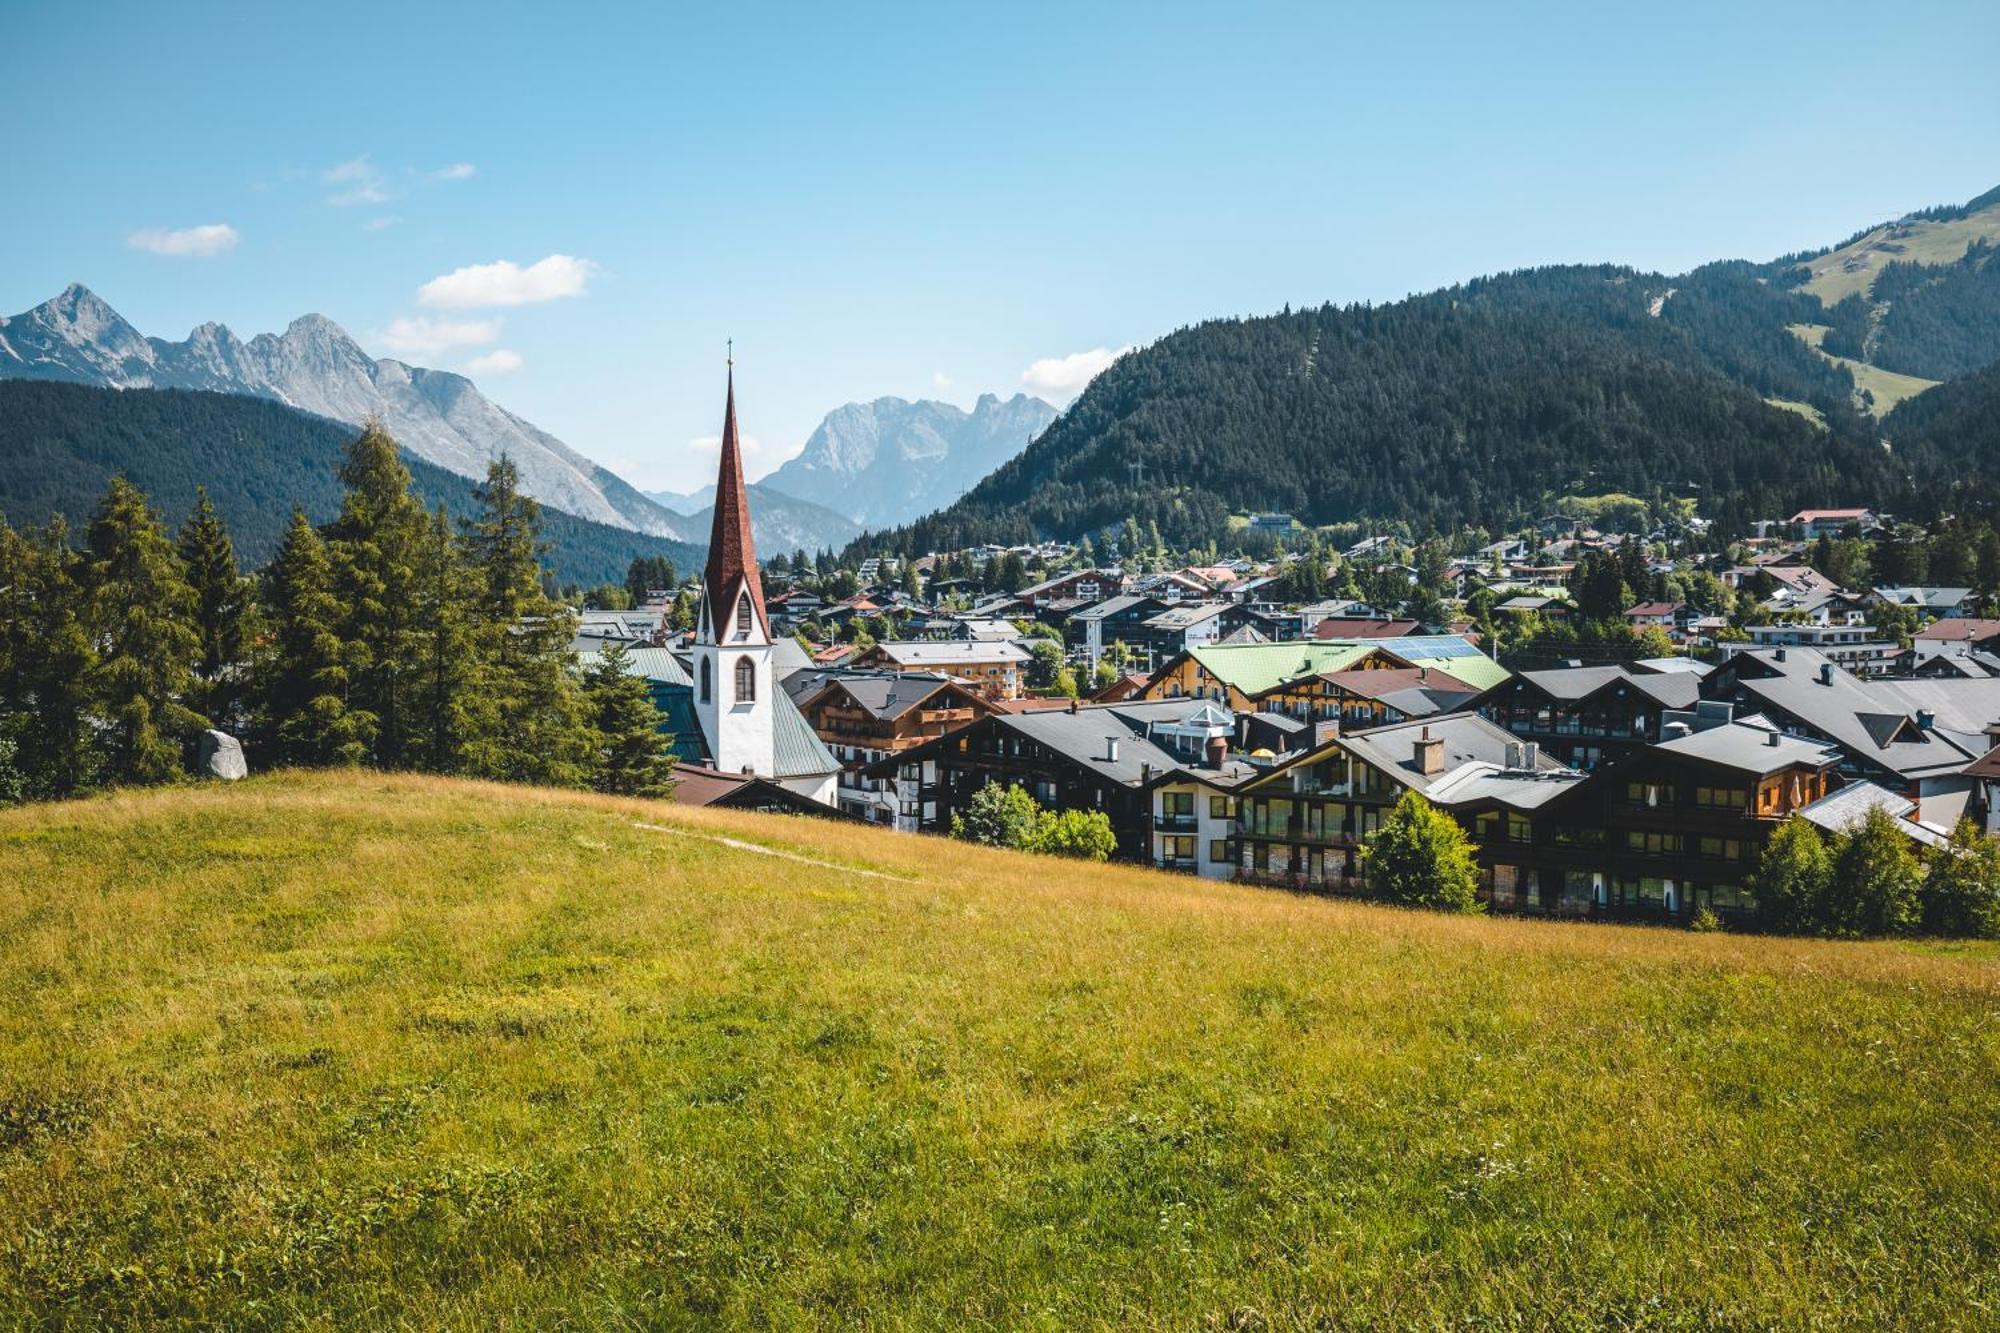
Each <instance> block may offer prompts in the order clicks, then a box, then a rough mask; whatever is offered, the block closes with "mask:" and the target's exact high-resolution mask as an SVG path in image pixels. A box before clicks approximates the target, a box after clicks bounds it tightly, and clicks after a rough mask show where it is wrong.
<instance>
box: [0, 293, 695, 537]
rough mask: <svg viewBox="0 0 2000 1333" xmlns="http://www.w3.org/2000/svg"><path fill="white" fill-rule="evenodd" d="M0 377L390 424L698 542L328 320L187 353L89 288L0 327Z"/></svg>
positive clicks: (630, 520)
mask: <svg viewBox="0 0 2000 1333" xmlns="http://www.w3.org/2000/svg"><path fill="white" fill-rule="evenodd" d="M0 378H25V379H48V380H68V381H72V382H74V383H79V384H95V385H102V386H104V387H107V388H114V389H147V388H152V389H208V390H213V391H215V392H219V393H236V394H248V395H251V396H253V397H258V398H269V399H272V400H274V401H277V402H280V403H284V404H286V405H287V406H290V407H296V408H300V409H302V410H304V411H307V412H312V413H315V414H317V415H319V416H323V417H331V418H333V419H334V420H336V421H344V422H346V423H348V424H349V425H356V426H358V425H360V424H361V423H362V422H363V421H366V420H368V419H369V418H370V417H374V418H377V419H379V420H381V422H382V423H383V424H384V425H385V426H387V427H388V428H389V431H390V433H391V434H393V435H394V436H395V437H396V440H397V442H398V443H399V444H401V445H402V446H403V447H404V448H405V449H407V450H409V451H410V452H411V453H412V454H414V455H415V456H416V457H418V458H422V459H424V460H426V461H428V462H431V463H435V464H437V465H438V466H439V467H442V468H446V469H448V470H449V471H452V472H456V473H458V474H459V475H461V476H466V477H482V476H484V475H485V473H486V465H487V464H488V463H489V462H491V461H492V460H493V459H495V458H497V457H499V456H500V455H501V454H503V453H504V454H507V455H508V456H509V457H511V458H512V459H513V460H514V463H515V465H516V466H517V467H518V468H519V469H520V472H521V484H522V489H524V490H525V491H527V492H528V493H529V494H530V495H533V496H534V497H535V498H536V499H538V500H540V501H541V502H542V503H543V504H545V505H551V506H553V507H555V508H557V509H561V510H563V511H565V512H567V513H570V514H574V515H576V516H577V517H579V518H584V519H588V520H591V521H593V522H597V523H606V524H610V525H613V526H616V527H624V528H633V529H636V530H638V531H640V532H647V533H651V534H653V535H655V536H662V537H670V538H675V539H690V538H691V539H694V540H700V539H699V538H693V535H692V534H691V533H690V532H689V531H688V529H687V528H686V526H685V524H684V523H683V522H682V520H681V519H680V517H679V516H678V515H675V514H671V513H668V512H667V511H665V510H663V509H662V508H660V506H658V505H656V504H654V503H653V502H652V501H650V500H648V499H646V497H644V496H643V495H641V494H639V492H638V491H636V490H634V489H633V488H632V487H631V486H629V485H628V484H626V483H625V482H624V481H623V480H621V479H620V478H618V477H617V476H615V475H614V474H612V473H611V472H608V471H606V470H605V469H604V468H602V467H600V466H598V465H597V464H596V463H593V462H591V461H590V460H589V459H588V458H585V457H584V456H583V455H581V454H579V453H577V452H576V451H575V450H574V449H571V448H570V447H569V446H568V445H566V444H564V443H563V442H562V441H561V440H558V439H557V438H556V437H555V436H553V435H550V434H549V433H548V432H547V431H544V430H541V429H540V428H539V427H537V426H535V425H534V424H532V423H531V422H527V421H524V420H522V419H521V418H520V417H517V416H515V415H514V414H513V413H511V412H508V411H507V410H505V409H504V408H501V407H498V406H496V405H495V404H493V403H491V402H489V401H488V400H487V399H486V398H485V397H484V396H482V395H481V394H480V392H479V390H478V389H477V388H475V387H474V385H473V383H472V381H471V380H469V379H467V378H465V377H464V376H463V375H455V374H452V373H451V372H449V371H443V370H425V369H423V368H422V367H419V366H411V365H407V364H405V363H404V362H401V361H396V360H392V359H389V358H382V359H376V358H372V357H370V356H369V355H368V354H367V353H366V352H364V351H362V350H361V348H360V346H359V345H358V344H356V343H355V341H354V340H353V339H352V338H350V337H348V336H347V334H346V333H345V332H344V331H343V330H342V329H341V327H340V326H339V325H338V324H335V323H334V322H333V321H332V320H330V319H327V318H326V317H325V316H324V315H305V316H303V317H301V318H299V319H296V320H293V321H292V323H291V326H290V327H289V328H287V329H286V330H285V331H284V332H283V333H282V334H270V333H260V334H258V335H257V336H256V337H254V338H252V339H250V341H248V342H244V341H243V340H241V339H239V338H238V337H237V336H236V335H235V334H233V333H231V332H230V331H229V330H228V329H226V328H224V327H223V326H222V325H220V324H204V325H202V326H201V327H200V328H198V329H196V330H195V331H194V332H193V333H191V334H189V335H188V337H187V338H186V340H185V341H182V342H177V343H176V342H167V341H165V340H163V339H159V338H147V337H143V336H141V335H140V333H139V331H138V330H137V329H135V328H133V327H132V326H131V325H130V324H129V323H127V322H126V321H125V320H124V318H123V317H121V316H120V315H119V314H118V312H117V311H116V310H113V309H112V308H111V307H110V306H109V305H108V304H106V303H105V302H104V301H103V300H102V299H101V298H99V297H98V296H97V295H96V294H95V293H94V292H92V291H90V290H89V289H88V288H85V287H81V286H75V285H72V286H70V287H68V288H66V289H65V290H64V291H63V293H62V294H61V295H60V296H58V297H56V298H55V299H54V300H51V301H45V302H43V303H42V304H41V305H38V306H36V307H35V308H34V309H32V310H29V311H27V312H25V313H23V314H19V315H15V316H14V317H12V318H11V319H0Z"/></svg>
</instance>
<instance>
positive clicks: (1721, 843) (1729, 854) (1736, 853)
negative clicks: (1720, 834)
mask: <svg viewBox="0 0 2000 1333" xmlns="http://www.w3.org/2000/svg"><path fill="white" fill-rule="evenodd" d="M1701 854H1702V855H1703V856H1712V857H1717V858H1719V859H1721V860H1724V861H1734V860H1736V859H1737V858H1738V857H1740V856H1741V855H1742V854H1743V844H1742V843H1740V842H1738V841H1737V840H1736V839H1735V838H1703V839H1702V840H1701Z"/></svg>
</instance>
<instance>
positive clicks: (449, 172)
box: [430, 162, 479, 181]
mask: <svg viewBox="0 0 2000 1333" xmlns="http://www.w3.org/2000/svg"><path fill="white" fill-rule="evenodd" d="M478 174H479V168H478V167H475V166H473V165H472V163H470V162H454V163H452V164H451V165H450V166H448V167H439V168H438V169H437V170H436V171H433V172H431V173H430V177H431V179H432V180H434V181H469V180H471V179H472V178H473V177H474V176H476V175H478Z"/></svg>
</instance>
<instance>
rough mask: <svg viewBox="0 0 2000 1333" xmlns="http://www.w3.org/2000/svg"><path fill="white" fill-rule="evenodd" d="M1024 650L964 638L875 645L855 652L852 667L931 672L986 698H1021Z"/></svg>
mask: <svg viewBox="0 0 2000 1333" xmlns="http://www.w3.org/2000/svg"><path fill="white" fill-rule="evenodd" d="M1028 661H1029V656H1028V650H1027V649H1025V648H1023V647H1022V646H1021V645H1020V644H1018V643H1011V642H1008V643H991V642H975V641H971V640H966V639H926V640H921V641H914V640H912V641H892V642H885V643H878V644H876V645H875V646H874V647H873V648H870V649H868V650H867V651H866V652H862V653H858V654H856V655H855V657H854V659H853V665H855V666H857V667H868V668H872V669H875V670H881V671H933V672H938V673H941V674H943V675H947V676H954V677H956V678H957V679H959V680H961V681H964V682H965V683H966V684H968V685H971V686H972V687H973V688H975V689H977V690H978V691H979V692H980V693H982V694H984V695H986V696H987V697H988V698H990V699H1018V698H1020V697H1021V672H1022V669H1023V668H1024V667H1025V666H1026V665H1027V663H1028Z"/></svg>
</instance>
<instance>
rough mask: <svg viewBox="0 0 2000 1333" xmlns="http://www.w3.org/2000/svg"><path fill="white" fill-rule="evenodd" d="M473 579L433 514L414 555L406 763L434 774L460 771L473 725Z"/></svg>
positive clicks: (439, 515)
mask: <svg viewBox="0 0 2000 1333" xmlns="http://www.w3.org/2000/svg"><path fill="white" fill-rule="evenodd" d="M472 592H473V575H472V570H471V568H470V567H469V566H468V565H467V563H466V560H465V553H464V550H463V549H462V546H461V543H460V542H459V539H458V534H457V533H456V532H454V531H453V530H452V523H451V519H450V517H449V516H448V515H447V514H446V513H445V509H444V506H443V505H439V506H438V507H437V509H436V510H435V511H433V513H432V514H431V517H430V522H429V524H428V525H427V526H426V528H425V530H424V541H423V545H422V547H421V548H420V549H419V551H418V553H417V612H418V614H417V618H416V619H417V628H416V631H415V634H414V636H413V637H414V639H415V643H416V648H417V660H416V663H415V664H414V670H413V672H412V682H411V708H412V713H413V721H412V725H411V728H410V762H411V763H412V764H413V765H414V766H416V767H418V768H424V769H429V770H430V771H431V772H434V773H456V772H458V771H459V770H460V769H461V768H463V767H464V763H465V750H466V746H467V743H468V741H469V739H470V737H471V735H472V732H473V728H474V726H475V722H474V713H475V709H474V705H473V691H474V690H475V689H476V688H477V683H478V674H479V662H478V657H477V652H478V646H477V644H476V642H475V638H474V635H473V629H472Z"/></svg>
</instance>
